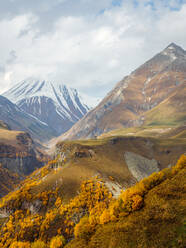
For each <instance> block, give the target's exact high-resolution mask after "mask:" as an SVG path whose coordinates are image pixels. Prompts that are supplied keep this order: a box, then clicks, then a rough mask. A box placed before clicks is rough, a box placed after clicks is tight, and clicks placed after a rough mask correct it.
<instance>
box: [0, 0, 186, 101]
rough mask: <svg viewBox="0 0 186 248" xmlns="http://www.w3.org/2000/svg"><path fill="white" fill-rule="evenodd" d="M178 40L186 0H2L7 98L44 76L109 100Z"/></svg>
mask: <svg viewBox="0 0 186 248" xmlns="http://www.w3.org/2000/svg"><path fill="white" fill-rule="evenodd" d="M171 42H175V43H177V44H178V45H180V46H182V47H183V48H184V49H186V0H182V1H181V0H169V1H168V0H155V1H149V0H113V1H112V0H0V51H1V56H0V93H2V92H3V91H5V90H7V89H8V88H10V87H11V86H12V85H14V84H15V83H18V82H19V81H21V80H23V79H25V78H27V77H38V78H40V79H47V80H52V81H60V82H62V83H64V84H66V85H68V86H71V87H74V88H77V89H79V90H80V91H81V92H83V93H84V94H87V95H89V96H92V97H103V96H104V95H105V94H106V93H107V92H108V91H109V90H110V89H112V88H113V86H114V85H115V84H116V83H117V82H118V81H119V80H121V79H122V78H123V77H124V76H125V75H127V74H129V73H130V72H131V71H132V70H134V69H135V68H136V67H137V66H139V65H141V64H142V63H144V62H145V61H146V60H147V59H149V58H150V57H152V56H153V55H154V54H156V53H157V52H159V51H160V50H162V49H164V48H165V47H166V46H168V45H169V43H171Z"/></svg>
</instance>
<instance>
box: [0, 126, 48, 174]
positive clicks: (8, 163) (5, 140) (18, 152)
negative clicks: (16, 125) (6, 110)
mask: <svg viewBox="0 0 186 248" xmlns="http://www.w3.org/2000/svg"><path fill="white" fill-rule="evenodd" d="M40 160H42V154H41V153H40V152H39V151H38V150H37V148H36V146H35V145H34V143H33V141H32V139H31V137H30V135H29V134H27V133H24V132H16V131H10V130H6V131H5V130H1V131H0V163H1V164H2V166H3V167H4V168H6V169H8V170H9V171H11V172H13V173H17V174H22V175H28V174H29V173H31V172H33V170H34V169H36V168H39V167H41V166H42V165H43V162H41V161H40Z"/></svg>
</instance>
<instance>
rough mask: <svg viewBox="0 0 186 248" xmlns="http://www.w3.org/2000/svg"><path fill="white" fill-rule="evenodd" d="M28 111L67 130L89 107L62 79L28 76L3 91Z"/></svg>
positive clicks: (51, 126) (58, 132)
mask: <svg viewBox="0 0 186 248" xmlns="http://www.w3.org/2000/svg"><path fill="white" fill-rule="evenodd" d="M3 96H5V97H7V98H8V99H9V100H10V101H12V102H13V103H15V104H17V105H18V106H19V107H20V108H21V109H22V110H24V111H25V112H27V113H29V114H31V115H33V116H35V117H36V118H37V119H39V120H40V121H42V122H45V123H47V125H48V126H49V127H50V128H51V129H52V130H55V132H56V134H57V135H60V134H61V133H63V132H66V131H67V130H68V129H69V128H70V127H71V126H72V125H73V124H74V123H75V122H77V121H78V120H79V119H81V118H82V117H83V116H84V115H85V114H86V113H87V112H88V110H89V107H88V106H87V105H86V104H85V103H84V102H83V100H82V98H81V96H80V94H79V92H78V91H77V90H76V89H73V88H70V87H68V86H65V85H64V84H62V83H60V82H55V81H48V80H44V79H42V80H40V79H37V78H33V77H30V78H27V79H25V80H23V81H22V82H20V83H19V84H16V85H15V86H14V87H13V88H11V89H10V90H8V91H7V92H5V93H4V94H3Z"/></svg>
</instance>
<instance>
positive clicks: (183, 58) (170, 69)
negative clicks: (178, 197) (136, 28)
mask: <svg viewBox="0 0 186 248" xmlns="http://www.w3.org/2000/svg"><path fill="white" fill-rule="evenodd" d="M185 85H186V51H185V50H183V49H182V48H181V47H179V46H177V45H176V44H174V43H172V44H170V45H169V46H168V47H167V48H165V49H164V50H163V51H162V52H160V53H159V54H157V55H155V56H154V57H153V58H152V59H150V60H149V61H147V62H146V63H145V64H143V65H142V66H140V67H139V68H138V69H137V70H135V71H134V72H132V73H131V74H130V75H129V76H127V77H125V78H124V79H123V80H122V81H121V82H119V83H118V84H117V85H116V87H115V88H114V89H113V90H112V91H111V92H110V93H109V94H108V95H107V96H106V97H105V98H104V99H103V100H102V101H101V103H100V104H99V105H98V106H97V107H96V108H95V109H93V110H91V111H90V112H89V113H88V114H87V115H86V116H85V117H84V118H83V119H82V120H80V121H79V122H78V123H77V124H75V125H74V126H73V127H72V128H71V129H70V130H69V131H68V132H66V133H65V134H64V135H62V136H61V138H59V139H58V140H60V139H80V138H93V137H95V136H99V135H100V134H102V133H104V132H108V131H110V130H113V129H118V128H123V127H133V126H141V125H155V124H156V123H157V124H159V125H162V124H166V125H180V124H183V123H185V106H186V103H185V99H186V98H185V97H184V96H185V94H186V88H185ZM180 95H181V96H182V97H181V98H180ZM156 110H157V111H156ZM179 111H180V112H181V113H180V115H179V114H178V112H179ZM151 113H153V114H151ZM154 113H156V114H154ZM164 114H166V115H167V116H166V118H164V122H163V121H160V120H161V117H162V116H163V115H164ZM149 116H151V117H153V118H152V121H150V120H151V117H150V118H149ZM173 116H175V119H174V121H173V122H172V118H173ZM149 119H150V120H149Z"/></svg>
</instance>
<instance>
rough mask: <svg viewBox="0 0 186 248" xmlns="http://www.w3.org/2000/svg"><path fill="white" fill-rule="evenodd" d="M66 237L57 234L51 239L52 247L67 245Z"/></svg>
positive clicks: (57, 247)
mask: <svg viewBox="0 0 186 248" xmlns="http://www.w3.org/2000/svg"><path fill="white" fill-rule="evenodd" d="M65 243H66V241H65V238H64V237H63V236H62V235H61V236H55V237H53V238H52V239H51V241H50V248H62V247H63V246H64V245H65Z"/></svg>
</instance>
